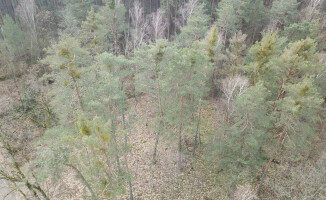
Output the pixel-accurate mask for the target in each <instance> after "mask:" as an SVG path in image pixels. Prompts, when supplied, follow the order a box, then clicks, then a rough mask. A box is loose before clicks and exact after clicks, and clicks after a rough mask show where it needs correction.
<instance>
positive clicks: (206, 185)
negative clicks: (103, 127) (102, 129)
mask: <svg viewBox="0 0 326 200" xmlns="http://www.w3.org/2000/svg"><path fill="white" fill-rule="evenodd" d="M19 96H20V94H19V93H18V88H17V87H16V86H15V83H14V80H12V79H7V80H4V81H0V122H1V123H2V124H3V126H4V127H3V128H4V129H5V130H11V132H12V131H14V132H15V133H16V134H17V133H19V134H17V135H15V136H14V139H15V140H16V142H18V144H19V145H18V146H17V148H20V149H21V150H26V151H31V149H33V145H34V142H35V141H37V138H38V137H39V136H40V135H42V133H43V131H44V130H42V129H40V128H37V127H36V126H35V125H34V124H33V123H32V122H31V121H30V120H28V119H24V118H23V117H19V116H17V114H15V112H14V111H13V109H12V108H13V105H17V104H19ZM129 104H130V105H131V106H134V107H135V100H134V99H133V98H131V99H129ZM155 105H156V103H155V102H154V101H153V99H152V98H150V97H149V96H146V95H144V96H141V97H140V98H139V99H138V102H137V104H136V108H134V109H136V116H135V119H136V121H135V122H134V124H135V126H134V128H133V129H132V130H131V132H130V133H129V136H128V144H129V146H130V152H128V153H127V160H128V165H129V170H130V173H131V176H132V186H133V187H132V188H133V194H134V199H135V200H156V199H168V200H171V199H173V200H178V199H180V200H191V199H193V200H201V199H203V200H209V199H215V198H214V197H216V194H218V190H219V188H218V187H217V186H216V180H214V177H216V175H213V172H212V171H211V170H210V169H209V167H208V165H207V164H206V163H205V162H204V161H203V159H200V158H199V159H198V158H197V159H193V157H192V147H193V135H194V133H187V134H184V136H185V137H184V138H183V148H184V151H183V155H182V161H183V170H182V171H179V170H178V167H177V161H178V156H177V137H176V136H175V135H173V133H165V134H163V135H162V137H161V138H160V142H159V145H158V152H157V163H156V164H153V162H152V156H153V149H154V143H155V132H154V131H153V130H152V127H154V126H155V125H154V123H155V122H154V120H153V118H154V113H152V110H154V109H153V107H154V106H155ZM218 105H220V104H219V103H217V102H216V101H215V100H211V101H210V102H209V105H208V106H207V108H206V109H204V111H203V116H205V115H206V117H207V118H211V121H212V122H211V123H212V124H210V126H211V127H215V128H217V127H218V124H219V120H223V119H222V117H223V114H222V113H219V110H222V109H220V108H218ZM146 119H147V120H146ZM206 131H209V130H206ZM202 133H203V135H205V130H203V131H202ZM203 140H205V137H203ZM26 141H27V142H26ZM198 150H199V149H198ZM20 159H21V160H23V158H19V157H17V160H20ZM120 159H121V161H122V164H123V165H124V166H125V164H126V163H125V162H124V161H125V157H124V155H122V156H121V158H120ZM21 164H22V165H24V164H27V163H24V161H21ZM64 177H65V178H64V179H63V180H62V181H61V183H60V184H59V185H58V186H55V187H53V188H46V189H45V190H46V191H47V193H49V196H51V197H52V198H51V199H58V200H79V199H82V197H81V195H82V194H83V193H84V192H85V188H84V187H82V184H81V183H80V182H79V180H78V179H76V176H75V174H73V173H72V172H70V171H69V170H67V172H66V175H65V176H64ZM0 186H3V190H0V197H2V196H4V195H6V193H7V192H8V191H9V188H10V185H8V184H7V183H6V182H3V181H2V182H0ZM126 186H127V183H126ZM126 189H127V190H126V192H125V195H122V196H119V197H117V199H129V196H128V195H129V192H128V187H126ZM248 191H249V193H251V188H250V187H249V188H246V192H248ZM239 192H240V193H241V191H239ZM17 197H18V196H17ZM19 198H20V197H18V199H19ZM13 199H14V197H13V195H11V196H10V198H9V197H8V198H7V200H13ZM16 199H17V198H16ZM219 199H224V198H219ZM228 199H229V198H228Z"/></svg>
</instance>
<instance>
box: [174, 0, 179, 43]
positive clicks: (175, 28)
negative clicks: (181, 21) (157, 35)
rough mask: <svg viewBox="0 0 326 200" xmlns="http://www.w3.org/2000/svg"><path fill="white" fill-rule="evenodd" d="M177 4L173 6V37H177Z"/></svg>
mask: <svg viewBox="0 0 326 200" xmlns="http://www.w3.org/2000/svg"><path fill="white" fill-rule="evenodd" d="M177 10H178V8H177V3H176V5H174V37H176V36H177Z"/></svg>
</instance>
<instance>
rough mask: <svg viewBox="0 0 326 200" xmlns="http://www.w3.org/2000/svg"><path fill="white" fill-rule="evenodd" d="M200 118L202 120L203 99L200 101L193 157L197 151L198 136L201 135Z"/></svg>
mask: <svg viewBox="0 0 326 200" xmlns="http://www.w3.org/2000/svg"><path fill="white" fill-rule="evenodd" d="M200 120H201V100H200V102H199V111H198V121H197V127H196V134H195V141H194V147H193V151H192V157H194V156H195V151H196V147H197V143H198V138H199V135H200Z"/></svg>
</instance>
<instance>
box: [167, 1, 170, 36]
mask: <svg viewBox="0 0 326 200" xmlns="http://www.w3.org/2000/svg"><path fill="white" fill-rule="evenodd" d="M166 8H167V9H168V16H167V17H168V25H167V26H168V41H170V7H169V0H166Z"/></svg>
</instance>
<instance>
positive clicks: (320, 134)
mask: <svg viewBox="0 0 326 200" xmlns="http://www.w3.org/2000/svg"><path fill="white" fill-rule="evenodd" d="M325 130H326V123H324V126H323V127H322V129H321V130H320V132H319V135H318V137H319V139H320V140H321V139H323V133H324V131H325Z"/></svg>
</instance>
